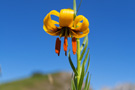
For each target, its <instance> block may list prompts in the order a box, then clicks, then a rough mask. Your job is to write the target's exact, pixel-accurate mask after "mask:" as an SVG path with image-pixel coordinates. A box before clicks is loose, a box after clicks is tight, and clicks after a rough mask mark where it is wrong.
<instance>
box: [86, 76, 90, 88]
mask: <svg viewBox="0 0 135 90" xmlns="http://www.w3.org/2000/svg"><path fill="white" fill-rule="evenodd" d="M90 81H91V75H90V79H89V83H88V86H87V90H89V88H90Z"/></svg>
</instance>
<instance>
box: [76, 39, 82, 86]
mask: <svg viewBox="0 0 135 90" xmlns="http://www.w3.org/2000/svg"><path fill="white" fill-rule="evenodd" d="M80 66H81V61H80V39H79V38H77V72H78V76H77V86H78V85H79V80H80V73H81V72H80V71H81V70H80Z"/></svg>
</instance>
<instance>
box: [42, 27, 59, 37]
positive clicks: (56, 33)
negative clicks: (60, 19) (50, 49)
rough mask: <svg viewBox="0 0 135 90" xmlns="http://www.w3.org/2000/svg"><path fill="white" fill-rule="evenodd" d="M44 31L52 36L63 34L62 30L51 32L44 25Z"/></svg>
mask: <svg viewBox="0 0 135 90" xmlns="http://www.w3.org/2000/svg"><path fill="white" fill-rule="evenodd" d="M43 29H44V30H45V32H46V33H48V34H50V35H52V36H58V35H59V34H60V32H61V30H55V31H53V30H49V29H47V28H46V27H45V25H43Z"/></svg>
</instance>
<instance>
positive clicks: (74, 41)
mask: <svg viewBox="0 0 135 90" xmlns="http://www.w3.org/2000/svg"><path fill="white" fill-rule="evenodd" d="M76 45H77V44H76V38H75V37H73V38H72V50H73V54H76V49H77V48H76V47H77V46H76Z"/></svg>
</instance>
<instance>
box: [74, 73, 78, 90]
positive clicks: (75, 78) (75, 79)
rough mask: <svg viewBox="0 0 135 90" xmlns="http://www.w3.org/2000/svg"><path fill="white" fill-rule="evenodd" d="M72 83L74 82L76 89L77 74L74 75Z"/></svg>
mask: <svg viewBox="0 0 135 90" xmlns="http://www.w3.org/2000/svg"><path fill="white" fill-rule="evenodd" d="M74 84H75V87H76V90H77V88H78V87H77V76H75V75H74Z"/></svg>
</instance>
